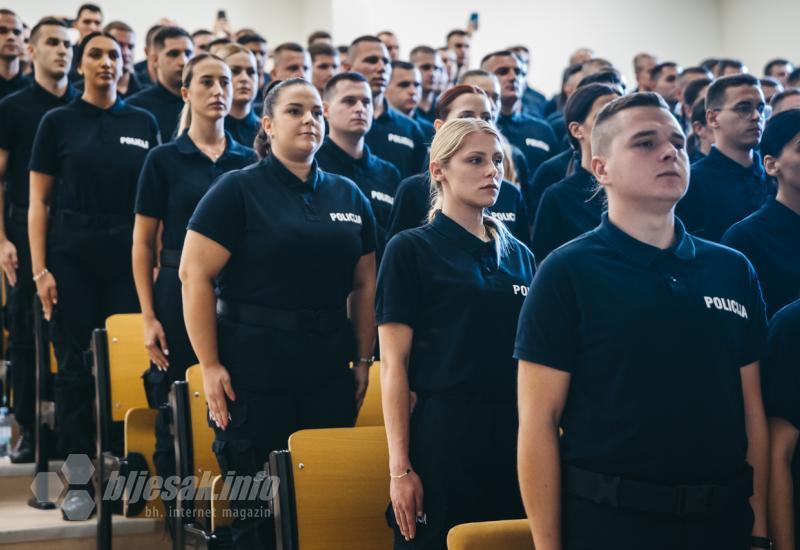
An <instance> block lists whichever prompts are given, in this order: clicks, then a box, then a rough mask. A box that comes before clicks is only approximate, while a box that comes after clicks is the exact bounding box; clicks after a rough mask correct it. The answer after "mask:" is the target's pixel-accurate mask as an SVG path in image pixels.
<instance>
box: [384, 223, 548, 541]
mask: <svg viewBox="0 0 800 550" xmlns="http://www.w3.org/2000/svg"><path fill="white" fill-rule="evenodd" d="M534 269H535V268H534V259H533V255H532V254H531V253H530V251H529V250H528V249H527V247H525V245H523V244H522V243H520V242H519V241H518V240H516V239H511V243H510V250H509V251H508V252H505V253H503V254H502V255H501V256H500V257H499V258H498V254H497V251H496V245H495V243H494V242H493V241H492V242H483V241H482V240H481V239H479V238H478V237H476V236H474V235H473V234H471V233H470V232H469V231H467V230H466V229H464V228H463V227H461V226H460V225H458V224H457V223H456V222H455V221H453V220H452V219H451V218H449V217H447V216H446V215H445V214H443V213H442V212H438V213H437V214H436V217H435V218H434V220H433V221H432V222H431V223H430V224H427V225H425V226H423V227H419V228H415V229H411V230H409V231H404V232H403V233H401V234H399V235H397V236H396V237H395V238H393V239H392V240H391V241H389V244H388V245H387V247H386V254H385V255H384V258H383V261H382V262H381V267H380V271H379V274H378V291H377V294H376V300H375V307H376V310H377V322H378V324H379V325H382V324H386V323H402V324H404V325H408V326H409V327H411V328H412V329H413V331H414V337H413V340H412V343H411V350H410V356H409V363H408V379H409V389H410V391H412V392H416V394H417V402H416V405H415V407H414V409H413V412H412V414H411V420H410V424H409V459H410V462H411V467H412V468H413V469H414V471H415V472H416V473H417V474H418V475H419V476H420V478H421V479H422V486H423V494H424V497H423V498H424V501H423V511H424V512H425V514H426V518H425V519H426V523H425V524H424V525H417V534H416V537H415V538H414V539H413V540H411V541H408V542H407V541H405V540H404V539H403V536H402V535H401V534H400V530H399V528H398V527H397V525H396V523H395V515H394V512H393V511H392V508H391V505H390V506H389V509H388V510H387V513H386V518H387V521H388V522H389V525H390V526H392V527H393V528H394V531H395V537H394V548H396V549H399V548H437V549H438V548H444V547H445V541H446V538H447V532H448V530H449V529H450V528H451V527H453V526H454V525H456V524H459V523H465V522H473V521H488V520H498V519H513V518H521V517H524V510H523V508H522V502H521V499H520V496H519V486H518V483H517V473H516V436H517V424H518V421H517V404H516V402H517V400H516V375H517V372H516V365H515V363H514V361H513V358H512V348H513V343H514V342H513V340H514V332H515V327H516V324H517V317H518V315H519V310H520V307H521V305H522V302H523V299H524V296H525V295H526V294H527V292H528V285H529V284H530V281H531V279H532V278H533V274H534Z"/></svg>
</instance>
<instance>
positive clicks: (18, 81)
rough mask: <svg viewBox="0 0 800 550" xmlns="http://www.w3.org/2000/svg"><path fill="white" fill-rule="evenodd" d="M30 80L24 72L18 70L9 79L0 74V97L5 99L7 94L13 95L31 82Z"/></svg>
mask: <svg viewBox="0 0 800 550" xmlns="http://www.w3.org/2000/svg"><path fill="white" fill-rule="evenodd" d="M30 82H31V79H30V78H29V77H27V76H25V75H23V74H22V72H18V73H17V74H16V75H14V76H12V77H11V78H10V79H8V80H6V79H5V78H3V77H2V76H0V99H3V98H4V97H6V96H7V95H11V94H13V93H14V92H16V91H18V90H21V89H22V88H24V87H25V86H27V85H28V84H30Z"/></svg>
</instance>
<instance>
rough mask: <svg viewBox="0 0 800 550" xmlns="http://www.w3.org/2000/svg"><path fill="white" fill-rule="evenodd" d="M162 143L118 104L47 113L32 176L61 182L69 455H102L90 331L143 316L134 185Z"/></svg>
mask: <svg viewBox="0 0 800 550" xmlns="http://www.w3.org/2000/svg"><path fill="white" fill-rule="evenodd" d="M156 145H158V127H157V125H156V121H155V119H154V118H153V117H152V115H150V114H149V113H147V112H145V111H142V110H141V109H137V108H136V107H132V106H130V105H128V104H126V103H125V102H124V101H122V100H120V99H117V101H116V102H115V103H114V105H112V106H111V107H109V108H107V109H101V108H99V107H96V106H94V105H92V104H90V103H88V102H86V101H84V100H82V99H80V98H77V99H75V100H74V101H73V102H72V103H70V104H69V105H67V106H66V107H60V108H58V109H54V110H52V111H50V112H49V113H47V114H46V115H45V116H44V118H43V119H42V122H41V124H40V126H39V131H38V132H37V134H36V139H35V141H34V145H33V152H32V154H31V164H30V169H31V170H32V171H36V172H41V173H43V174H47V175H50V176H53V177H54V178H55V182H54V185H53V199H52V201H51V208H50V221H49V224H48V234H47V256H46V260H47V264H46V265H47V268H48V269H49V270H50V272H51V273H52V274H53V276H54V277H55V280H56V285H57V287H56V288H57V291H58V304H57V305H55V307H54V310H53V316H52V319H51V322H50V331H51V337H52V341H53V344H54V346H55V351H56V358H57V359H58V375H57V376H56V383H55V401H56V415H57V420H56V427H57V431H58V434H59V437H60V440H61V446H62V449H63V450H64V451H65V452H66V453H79V454H88V455H90V456H91V455H94V452H95V438H94V430H93V429H92V425H93V415H92V406H93V402H94V399H93V395H94V382H93V380H92V374H91V365H90V361H88V360H85V359H89V358H90V356H87V354H88V351H87V350H88V348H89V344H90V338H91V332H92V330H93V329H95V328H97V327H102V326H103V325H104V323H105V320H106V318H107V317H108V316H109V315H112V314H114V313H130V312H135V311H137V310H138V299H137V297H136V291H135V288H134V285H133V275H132V272H131V252H130V251H131V246H132V222H133V215H132V214H133V205H134V198H135V194H136V180H137V178H138V176H139V171H140V170H141V167H142V164H143V163H144V159H145V156H146V155H147V152H148V151H149V150H150V149H151V148H152V147H155V146H156Z"/></svg>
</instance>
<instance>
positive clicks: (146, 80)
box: [133, 59, 153, 88]
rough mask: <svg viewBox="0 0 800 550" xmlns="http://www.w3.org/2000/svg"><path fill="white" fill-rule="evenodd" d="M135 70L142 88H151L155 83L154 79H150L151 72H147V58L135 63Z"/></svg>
mask: <svg viewBox="0 0 800 550" xmlns="http://www.w3.org/2000/svg"><path fill="white" fill-rule="evenodd" d="M133 71H134V73H135V74H136V78H137V79H138V80H139V83H140V84H141V85H142V88H149V87H150V86H152V85H153V81H152V80H150V73H149V72H147V59H143V60H141V61H139V62H138V63H135V64H134V65H133Z"/></svg>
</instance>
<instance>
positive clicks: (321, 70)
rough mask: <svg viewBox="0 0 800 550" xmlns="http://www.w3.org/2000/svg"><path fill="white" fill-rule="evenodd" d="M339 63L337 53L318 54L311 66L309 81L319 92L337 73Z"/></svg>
mask: <svg viewBox="0 0 800 550" xmlns="http://www.w3.org/2000/svg"><path fill="white" fill-rule="evenodd" d="M340 68H341V63H339V56H338V55H318V56H317V57H316V58H315V59H314V62H313V66H312V67H311V83H312V84H313V85H314V87H315V88H316V89H317V90H319V93H320V94H321V93H322V91H323V90H324V89H325V84H327V83H328V81H329V80H330V79H331V78H333V76H334V75H336V74H338V73H339V70H340Z"/></svg>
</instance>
